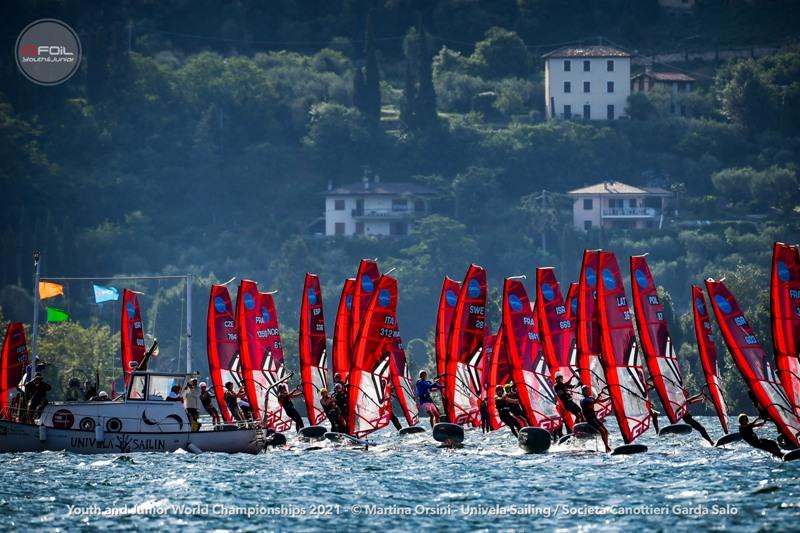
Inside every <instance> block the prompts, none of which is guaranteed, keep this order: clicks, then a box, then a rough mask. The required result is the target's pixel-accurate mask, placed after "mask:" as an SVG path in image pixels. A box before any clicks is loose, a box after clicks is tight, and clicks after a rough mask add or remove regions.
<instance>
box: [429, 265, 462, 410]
mask: <svg viewBox="0 0 800 533" xmlns="http://www.w3.org/2000/svg"><path fill="white" fill-rule="evenodd" d="M460 290H461V282H460V281H456V280H454V279H450V278H449V277H447V276H445V278H444V283H442V294H441V296H439V311H438V312H437V313H436V332H435V339H434V340H435V346H434V348H435V350H436V373H437V375H439V376H444V375H445V374H447V350H448V346H449V340H450V327H451V325H452V323H453V312H454V311H455V308H456V301H457V300H458V293H459V291H460ZM445 410H446V409H445Z"/></svg>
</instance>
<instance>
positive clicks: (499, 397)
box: [494, 385, 522, 437]
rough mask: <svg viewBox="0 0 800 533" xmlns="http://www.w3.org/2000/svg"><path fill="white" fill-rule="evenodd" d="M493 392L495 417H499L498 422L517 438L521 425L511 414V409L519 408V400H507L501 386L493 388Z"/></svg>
mask: <svg viewBox="0 0 800 533" xmlns="http://www.w3.org/2000/svg"><path fill="white" fill-rule="evenodd" d="M495 392H496V394H495V397H494V403H495V406H497V415H498V416H499V417H500V421H501V422H502V423H504V424H505V425H507V426H508V428H509V429H510V430H511V433H513V434H514V436H515V437H517V436H519V429H520V428H521V427H522V425H521V424H520V423H519V419H517V417H515V416H514V415H513V413H512V408H513V407H516V406H519V400H516V399H514V398H509V397H508V396H507V395H506V391H505V389H504V388H503V387H502V386H501V385H498V386H497V387H495Z"/></svg>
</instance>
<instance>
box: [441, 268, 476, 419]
mask: <svg viewBox="0 0 800 533" xmlns="http://www.w3.org/2000/svg"><path fill="white" fill-rule="evenodd" d="M485 335H486V271H485V270H484V269H483V267H479V266H477V265H470V266H469V269H467V275H466V276H465V277H464V282H463V283H462V284H461V289H460V290H459V293H458V299H457V301H456V307H455V311H454V313H453V323H452V324H451V327H450V340H449V345H448V350H447V353H448V358H447V372H446V373H445V402H444V404H445V407H446V409H447V418H448V419H449V420H450V421H451V422H453V423H454V424H472V425H474V426H480V423H481V422H480V398H481V383H480V378H481V375H480V368H481V365H482V359H483V343H484V336H485Z"/></svg>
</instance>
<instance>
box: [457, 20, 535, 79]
mask: <svg viewBox="0 0 800 533" xmlns="http://www.w3.org/2000/svg"><path fill="white" fill-rule="evenodd" d="M470 62H471V63H472V65H473V68H474V69H475V70H476V71H477V72H478V73H480V74H481V75H483V76H485V77H488V78H529V77H530V75H531V57H530V53H529V52H528V49H527V47H526V46H525V43H524V42H523V41H522V39H520V37H519V35H517V34H516V33H514V32H513V31H508V30H506V29H504V28H497V27H494V28H491V29H489V31H487V32H486V37H485V38H484V40H482V41H479V42H477V43H476V44H475V51H474V52H473V53H472V56H470Z"/></svg>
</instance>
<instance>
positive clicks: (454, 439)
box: [433, 422, 464, 446]
mask: <svg viewBox="0 0 800 533" xmlns="http://www.w3.org/2000/svg"><path fill="white" fill-rule="evenodd" d="M433 440H435V441H437V442H441V443H442V444H445V445H446V446H457V445H459V444H461V443H462V442H464V428H462V427H461V426H458V425H456V424H451V423H450V422H439V423H438V424H436V425H435V426H433Z"/></svg>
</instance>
